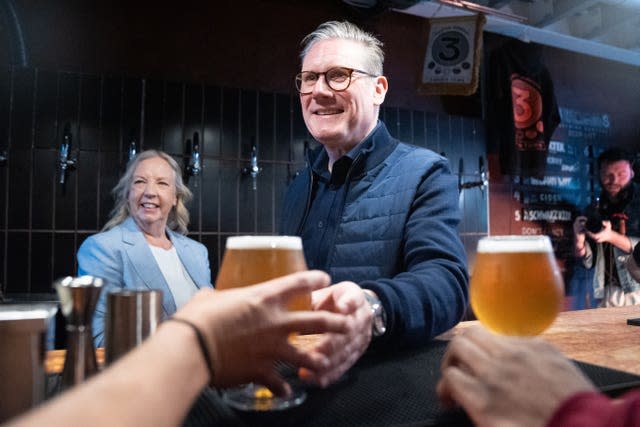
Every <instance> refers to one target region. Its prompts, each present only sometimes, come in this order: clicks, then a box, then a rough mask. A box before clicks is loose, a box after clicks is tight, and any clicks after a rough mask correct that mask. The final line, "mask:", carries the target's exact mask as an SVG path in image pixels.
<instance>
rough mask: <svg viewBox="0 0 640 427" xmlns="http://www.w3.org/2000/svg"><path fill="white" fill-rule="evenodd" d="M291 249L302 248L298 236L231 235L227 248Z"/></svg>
mask: <svg viewBox="0 0 640 427" xmlns="http://www.w3.org/2000/svg"><path fill="white" fill-rule="evenodd" d="M276 248H277V249H289V250H302V239H300V237H298V236H231V237H229V238H228V239H227V249H276Z"/></svg>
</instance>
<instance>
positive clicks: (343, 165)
mask: <svg viewBox="0 0 640 427" xmlns="http://www.w3.org/2000/svg"><path fill="white" fill-rule="evenodd" d="M380 126H382V122H380V121H379V120H378V122H377V124H376V126H375V127H374V128H373V130H372V131H371V132H370V133H369V135H367V137H366V138H365V139H363V140H362V141H361V142H360V143H359V144H358V145H356V146H355V147H353V148H352V149H351V150H350V151H349V152H348V153H346V154H345V155H343V156H342V157H340V158H339V159H338V160H336V162H335V163H334V164H333V168H332V171H331V173H330V172H329V166H328V165H329V155H328V154H327V150H324V149H323V150H322V151H321V152H320V155H318V157H316V160H315V161H314V162H313V166H312V167H311V168H312V170H313V173H314V174H315V175H317V176H318V177H319V179H321V180H323V181H325V182H329V183H330V184H331V185H332V186H340V185H342V184H344V182H345V180H346V179H347V175H348V174H349V170H350V169H351V166H352V165H353V162H354V160H355V159H356V158H357V157H358V155H359V154H360V153H363V155H366V154H367V153H369V152H370V151H371V149H372V148H373V145H374V138H373V135H375V133H376V131H377V130H378V129H379V128H380Z"/></svg>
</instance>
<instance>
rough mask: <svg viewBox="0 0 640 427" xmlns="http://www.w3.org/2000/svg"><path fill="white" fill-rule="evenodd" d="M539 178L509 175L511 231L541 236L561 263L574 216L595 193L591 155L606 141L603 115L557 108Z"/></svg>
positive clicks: (568, 254) (570, 242)
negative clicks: (557, 120) (558, 119)
mask: <svg viewBox="0 0 640 427" xmlns="http://www.w3.org/2000/svg"><path fill="white" fill-rule="evenodd" d="M560 116H561V118H562V122H561V124H560V126H559V127H558V129H557V130H556V131H555V133H554V134H553V138H552V140H551V141H550V143H549V149H548V155H547V164H546V171H545V174H544V178H542V179H536V178H529V177H519V176H512V177H511V180H512V186H511V188H512V190H513V194H512V198H513V202H514V203H512V204H511V205H512V206H513V208H514V211H513V217H512V221H511V230H512V232H513V234H522V235H534V234H546V235H548V236H549V237H550V238H551V239H552V242H553V246H554V250H555V253H556V257H557V258H558V260H559V262H560V264H561V266H564V265H565V263H566V261H568V260H570V259H571V258H572V257H573V246H572V245H573V220H574V219H575V217H576V216H577V215H578V214H580V213H581V212H582V211H583V210H584V208H585V207H587V206H588V205H589V204H590V203H591V202H592V199H593V197H595V196H596V195H598V194H599V192H600V188H599V184H598V177H597V171H596V159H597V157H598V155H599V154H600V152H601V151H602V150H603V148H604V147H605V146H606V145H607V139H608V137H609V129H610V122H609V116H608V115H607V114H595V113H585V112H579V111H575V110H571V109H568V108H560Z"/></svg>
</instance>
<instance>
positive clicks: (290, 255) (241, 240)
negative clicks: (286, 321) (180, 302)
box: [216, 236, 311, 411]
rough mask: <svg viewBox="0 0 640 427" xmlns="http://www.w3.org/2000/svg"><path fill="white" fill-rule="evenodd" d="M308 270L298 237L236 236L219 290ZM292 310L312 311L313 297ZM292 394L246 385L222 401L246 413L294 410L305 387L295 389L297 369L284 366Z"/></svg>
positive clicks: (296, 302)
mask: <svg viewBox="0 0 640 427" xmlns="http://www.w3.org/2000/svg"><path fill="white" fill-rule="evenodd" d="M306 269H307V263H306V262H305V259H304V253H303V252H302V240H301V239H300V237H297V236H233V237H229V238H228V239H227V244H226V250H225V253H224V256H223V259H222V265H221V267H220V271H219V272H218V277H217V279H216V289H218V290H223V289H231V288H238V287H242V286H249V285H254V284H256V283H260V282H264V281H267V280H271V279H274V278H276V277H280V276H285V275H287V274H291V273H295V272H297V271H304V270H306ZM287 308H288V309H289V310H292V311H293V310H311V295H310V294H309V295H304V296H302V297H297V298H293V299H292V300H291V301H289V303H288V305H287ZM281 374H283V375H284V376H286V377H292V378H291V380H292V381H290V385H291V390H292V393H291V395H290V396H288V397H286V398H285V397H278V396H275V395H273V394H272V393H271V391H269V389H268V388H266V387H264V386H262V385H260V384H245V385H243V386H240V387H236V388H232V389H227V390H225V391H224V392H223V393H222V397H223V400H224V401H225V402H227V403H228V404H229V405H231V406H232V407H234V408H237V409H242V410H247V411H270V410H278V409H286V408H292V407H294V406H298V405H300V404H301V403H302V402H304V400H305V399H306V392H305V391H304V389H303V388H301V387H299V386H296V384H294V383H296V378H295V377H296V376H297V370H296V369H294V368H293V367H286V366H285V367H283V370H282V371H281Z"/></svg>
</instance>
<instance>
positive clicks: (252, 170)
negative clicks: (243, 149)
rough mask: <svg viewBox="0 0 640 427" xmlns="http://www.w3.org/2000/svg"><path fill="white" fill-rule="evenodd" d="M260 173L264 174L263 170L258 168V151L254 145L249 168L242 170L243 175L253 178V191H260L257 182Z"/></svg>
mask: <svg viewBox="0 0 640 427" xmlns="http://www.w3.org/2000/svg"><path fill="white" fill-rule="evenodd" d="M260 172H262V168H261V167H259V166H258V149H257V148H256V146H255V145H254V146H253V147H252V148H251V158H250V159H249V166H248V167H244V168H243V169H242V174H243V175H249V176H251V189H252V190H254V191H255V190H257V189H258V184H257V180H258V174H259V173H260Z"/></svg>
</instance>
